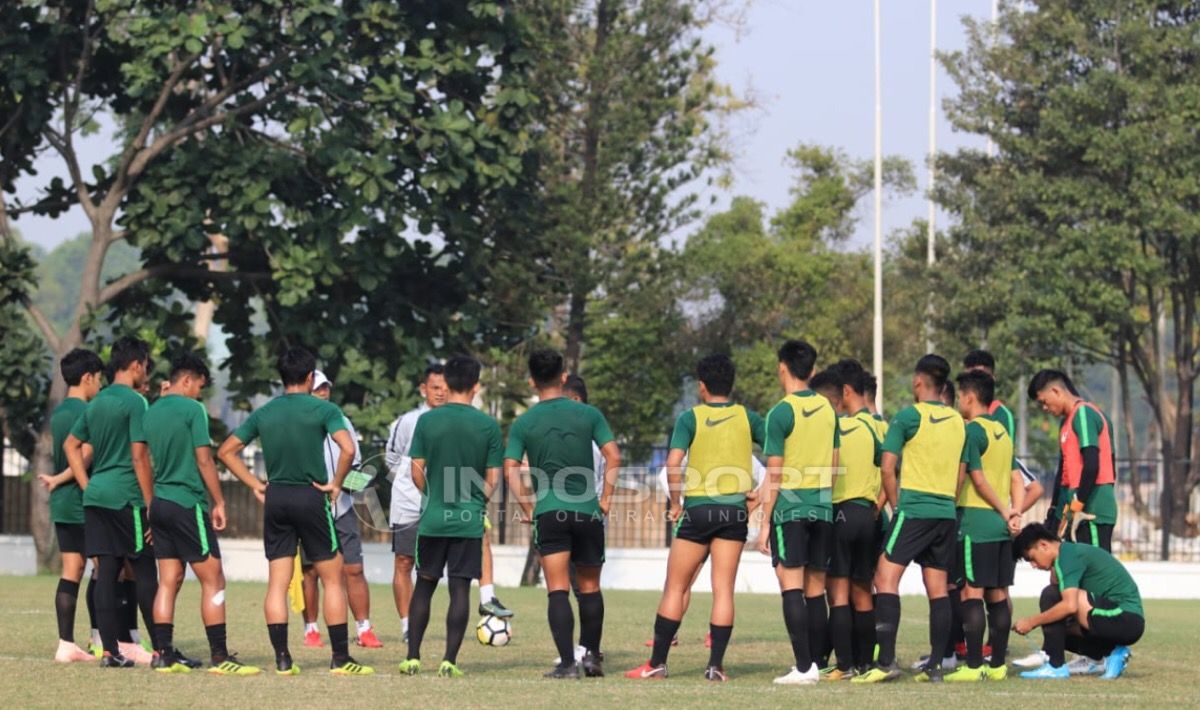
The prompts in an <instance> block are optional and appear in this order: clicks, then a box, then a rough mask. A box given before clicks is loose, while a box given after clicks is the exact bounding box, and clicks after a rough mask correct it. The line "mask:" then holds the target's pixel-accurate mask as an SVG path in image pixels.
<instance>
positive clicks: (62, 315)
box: [33, 233, 141, 333]
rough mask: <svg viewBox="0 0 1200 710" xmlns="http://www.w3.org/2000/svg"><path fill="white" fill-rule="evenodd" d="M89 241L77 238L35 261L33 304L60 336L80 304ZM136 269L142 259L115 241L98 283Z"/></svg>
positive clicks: (88, 238) (131, 249) (105, 260)
mask: <svg viewBox="0 0 1200 710" xmlns="http://www.w3.org/2000/svg"><path fill="white" fill-rule="evenodd" d="M91 241H92V238H91V235H90V234H87V233H83V234H79V235H76V236H75V237H74V238H72V239H68V240H67V241H65V242H62V243H61V244H59V245H58V246H56V247H54V249H52V250H50V253H49V254H46V255H45V256H44V257H42V258H41V259H38V263H37V270H36V276H37V288H36V290H35V291H34V292H33V302H34V304H36V305H37V307H38V308H40V309H42V312H43V313H45V314H46V318H48V319H49V320H50V323H51V324H52V325H54V327H55V329H56V330H57V331H58V332H59V333H62V332H65V331H66V330H67V328H69V327H70V324H71V322H72V320H73V319H74V317H75V307H76V305H78V303H79V287H80V281H79V275H80V274H81V273H82V272H83V266H84V263H85V262H86V261H87V256H88V249H89V247H90V246H91ZM139 266H141V259H140V258H138V251H137V249H135V248H134V247H131V246H129V245H128V244H126V243H125V242H124V241H119V242H116V243H114V244H113V245H112V246H111V247H109V249H108V253H107V254H106V255H105V258H104V268H103V269H102V270H101V272H100V280H101V281H102V282H107V281H111V280H112V279H115V278H117V277H118V276H123V275H125V274H128V273H130V272H131V271H135V270H136V269H137V268H138V267H139Z"/></svg>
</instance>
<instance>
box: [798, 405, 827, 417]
mask: <svg viewBox="0 0 1200 710" xmlns="http://www.w3.org/2000/svg"><path fill="white" fill-rule="evenodd" d="M824 408H825V405H820V406H819V407H817V408H816V409H801V410H800V413H801V414H803V415H804V416H805V418H808V417H811V416H812V415H814V414H816V413H817V412H819V411H821V410H822V409H824Z"/></svg>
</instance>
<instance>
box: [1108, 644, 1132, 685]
mask: <svg viewBox="0 0 1200 710" xmlns="http://www.w3.org/2000/svg"><path fill="white" fill-rule="evenodd" d="M1131 656H1133V652H1132V651H1130V650H1129V647H1128V646H1117V647H1116V648H1114V649H1113V650H1112V653H1110V654H1108V658H1105V659H1104V675H1102V676H1100V677H1101V678H1103V679H1105V680H1116V679H1117V678H1120V677H1121V674H1122V673H1124V672H1125V666H1127V665H1128V664H1129V659H1130V657H1131Z"/></svg>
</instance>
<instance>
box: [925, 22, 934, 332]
mask: <svg viewBox="0 0 1200 710" xmlns="http://www.w3.org/2000/svg"><path fill="white" fill-rule="evenodd" d="M936 156H937V0H929V161H928V162H929V194H928V198H927V202H928V216H927V218H926V228H927V230H928V233H927V235H926V236H927V238H926V242H927V244H926V263H927V265H928V266H929V271H930V273H931V274H932V272H933V264H934V261H936V256H935V254H934V239H935V233H936V224H935V219H936V217H937V213H936V210H935V207H934V204H933V188H934V181H935V180H936V178H937V173H936V167H935V166H934V158H935V157H936ZM925 352H933V294H932V293H931V294H929V300H928V304H927V308H926V311H925Z"/></svg>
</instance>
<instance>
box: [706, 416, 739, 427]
mask: <svg viewBox="0 0 1200 710" xmlns="http://www.w3.org/2000/svg"><path fill="white" fill-rule="evenodd" d="M735 416H736V415H734V414H730V415H729V416H727V417H725V418H723V419H713V418H711V417H705V418H704V426H716V425H718V424H720V423H721V422H727V421H729V420H730V419H733V418H734V417H735Z"/></svg>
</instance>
